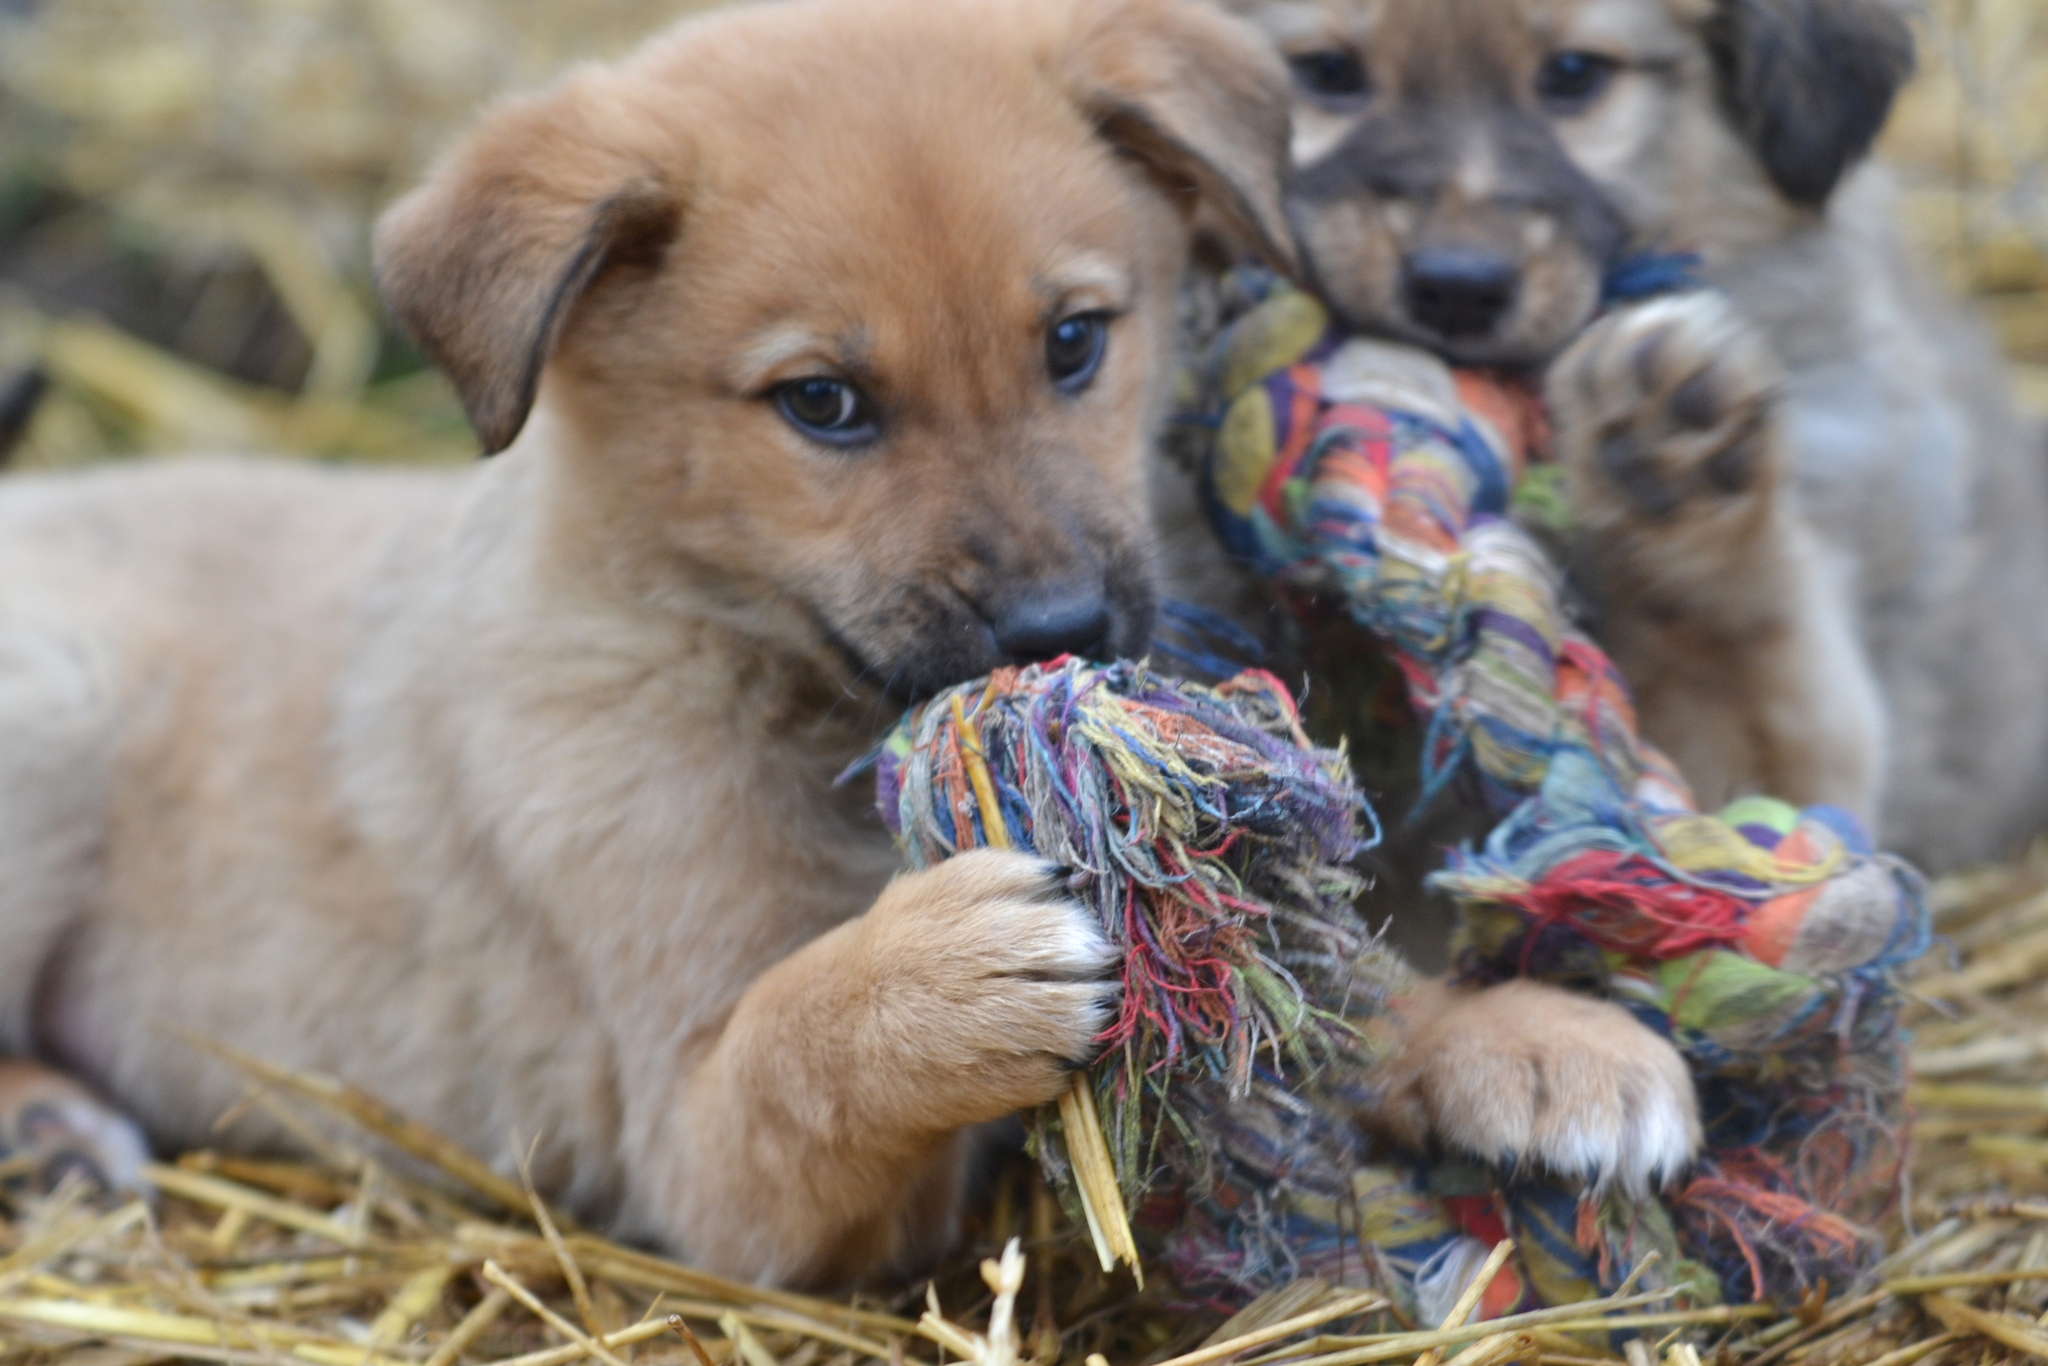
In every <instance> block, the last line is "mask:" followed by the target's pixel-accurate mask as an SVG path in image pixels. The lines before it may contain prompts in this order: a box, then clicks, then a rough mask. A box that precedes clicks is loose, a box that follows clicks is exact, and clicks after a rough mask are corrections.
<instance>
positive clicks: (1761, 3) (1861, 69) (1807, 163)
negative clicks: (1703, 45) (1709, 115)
mask: <svg viewBox="0 0 2048 1366" xmlns="http://www.w3.org/2000/svg"><path fill="white" fill-rule="evenodd" d="M1707 40H1708V46H1709V49H1710V50H1711V51H1712V52H1713V54H1714V64H1715V66H1716V67H1717V68H1718V75H1719V77H1720V83H1721V101H1722V104H1723V106H1724V107H1725V108H1726V110H1727V112H1728V116H1729V118H1730V120H1731V121H1732V122H1733V123H1734V125H1735V127H1736V128H1737V129H1738V130H1740V131H1741V133H1742V135H1743V137H1744V138H1745V139H1746V140H1747V141H1748V142H1749V144H1750V146H1751V147H1753V148H1754V149H1755V150H1756V153H1757V156H1758V158H1759V159H1760V160H1761V161H1762V162H1763V166H1764V169H1765V171H1767V172H1768V173H1769V174H1770V177H1771V179H1772V181H1773V182H1775V183H1776V184H1777V186H1778V188H1779V190H1780V191H1782V192H1783V193H1784V195H1785V197H1786V198H1787V199H1790V200H1792V201H1793V202H1795V203H1799V204H1807V205H1812V206H1815V207H1818V206H1819V205H1821V204H1824V203H1826V202H1827V198H1828V196H1829V195H1830V194H1832V193H1834V189H1835V184H1836V182H1837V181H1839V180H1840V179H1841V178H1842V175H1843V173H1844V172H1845V171H1847V170H1848V169H1849V167H1850V166H1852V165H1853V164H1855V162H1856V160H1857V159H1858V158H1860V157H1861V156H1862V155H1863V154H1864V153H1865V152H1867V151H1869V150H1870V144H1871V141H1872V140H1873V139H1874V138H1876V136H1877V134H1878V130H1879V129H1881V128H1883V127H1884V121H1885V117H1886V115H1888V114H1889V113H1890V112H1891V107H1892V97H1893V96H1894V95H1895V94H1897V93H1898V89H1899V87H1900V86H1901V85H1902V84H1904V83H1905V80H1906V78H1907V77H1908V76H1910V75H1911V74H1912V72H1913V32H1912V30H1911V29H1910V28H1908V27H1907V26H1906V21H1905V19H1904V18H1903V17H1902V16H1901V15H1900V14H1899V13H1898V12H1897V11H1896V10H1895V9H1894V8H1893V6H1892V4H1891V3H1890V0H1716V3H1715V6H1714V11H1713V13H1712V15H1711V16H1710V17H1709V19H1708V21H1707Z"/></svg>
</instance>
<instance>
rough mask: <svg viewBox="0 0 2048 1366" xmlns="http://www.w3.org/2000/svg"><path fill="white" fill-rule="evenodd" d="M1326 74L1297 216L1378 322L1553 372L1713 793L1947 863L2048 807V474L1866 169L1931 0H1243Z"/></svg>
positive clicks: (1304, 84)
mask: <svg viewBox="0 0 2048 1366" xmlns="http://www.w3.org/2000/svg"><path fill="white" fill-rule="evenodd" d="M1229 8H1232V9H1235V10H1237V11H1239V12H1241V13H1243V14H1245V15H1247V16H1249V17H1251V18H1252V19H1253V20H1254V21H1255V22H1256V23H1257V24H1258V25H1259V26H1260V27H1261V29H1263V30H1264V31H1265V32H1266V33H1267V35H1268V36H1269V38H1270V40H1271V41H1272V42H1273V43H1274V45H1275V47H1276V49H1277V50H1279V51H1280V52H1281V53H1282V54H1283V55H1284V56H1285V57H1286V58H1287V60H1288V61H1289V64H1290V66H1291V68H1292V71H1293V74H1294V79H1295V90H1296V103H1295V120H1294V133H1293V146H1292V159H1293V162H1294V166H1295V174H1294V179H1293V183H1292V186H1291V190H1290V195H1289V209H1290V213H1291V215H1292V216H1293V218H1294V220H1295V222H1296V225H1297V227H1298V228H1299V231H1300V235H1301V240H1302V243H1303V254H1304V257H1305V258H1306V259H1305V261H1304V265H1305V268H1306V270H1307V272H1308V274H1309V275H1310V276H1311V277H1312V278H1314V279H1315V280H1316V282H1317V284H1318V285H1319V287H1320V288H1321V289H1322V291H1323V292H1324V293H1325V294H1326V295H1327V296H1328V297H1330V298H1331V299H1332V300H1333V301H1334V302H1335V303H1336V305H1337V306H1338V308H1339V309H1340V310H1341V311H1342V312H1343V313H1344V315H1345V316H1346V317H1347V318H1348V319H1349V320H1350V321H1351V322H1352V323H1354V324H1355V325H1357V326H1359V327H1361V328H1364V329H1368V330H1372V331H1377V332H1382V333H1389V334H1392V335H1395V336H1398V337H1401V338H1403V339H1405V340H1410V341H1414V342H1417V343H1419V344H1421V345H1424V346H1427V347H1429V348H1431V349H1433V350H1436V351H1438V352H1439V353H1441V354H1444V355H1447V356H1450V357H1452V358H1454V359H1456V360H1459V361H1463V362H1467V363H1473V364H1505V365H1511V366H1541V365H1543V364H1546V363H1548V362H1550V361H1551V360H1552V359H1553V357H1556V356H1557V355H1558V353H1559V352H1560V351H1563V350H1564V349H1565V347H1566V346H1567V344H1568V343H1570V342H1571V341H1572V339H1573V338H1574V337H1576V336H1579V335H1580V334H1581V333H1582V332H1586V324H1587V322H1588V320H1589V319H1590V318H1591V317H1592V316H1593V312H1594V310H1595V308H1596V307H1597V305H1598V303H1599V300H1600V293H1601V289H1600V283H1601V274H1602V272H1603V270H1605V269H1606V268H1607V267H1608V266H1610V265H1611V264H1613V263H1614V262H1615V261H1616V260H1617V259H1619V258H1620V257H1622V256H1624V255H1625V254H1627V253H1628V252H1630V251H1633V250H1636V249H1638V248H1641V247H1653V248H1660V249H1665V250H1683V251H1693V252H1697V253H1699V254H1700V255H1701V256H1702V257H1703V258H1704V262H1705V268H1706V274H1707V276H1708V278H1709V279H1710V280H1711V281H1712V282H1713V283H1714V284H1715V285H1717V286H1719V292H1718V293H1712V294H1709V293H1699V294H1690V295H1684V296H1678V297H1673V298H1668V299H1665V300H1662V301H1659V302H1655V303H1652V304H1650V305H1648V306H1646V307H1638V308H1633V309H1621V310H1617V311H1615V312H1613V313H1611V314H1609V315H1608V316H1607V317H1606V318H1605V319H1603V320H1602V321H1601V322H1599V323H1597V324H1595V325H1594V326H1593V328H1592V329H1591V330H1590V332H1587V333H1586V335H1585V336H1584V337H1583V340H1582V341H1581V342H1580V344H1579V345H1577V346H1576V347H1574V348H1573V349H1571V350H1570V351H1569V352H1567V353H1566V354H1565V355H1564V356H1563V357H1562V359H1561V360H1559V361H1558V362H1557V364H1556V365H1555V366H1554V367H1553V369H1552V373H1551V377H1550V393H1551V398H1552V416H1553V418H1554V420H1555V421H1556V423H1557V435H1558V453H1559V458H1560V459H1561V460H1562V461H1563V462H1565V463H1566V465H1567V467H1568V468H1569V470H1570V473H1571V475H1572V479H1573V497H1574V502H1575V505H1576V511H1577V514H1578V518H1579V522H1580V525H1581V528H1582V530H1583V536H1582V539H1581V543H1580V546H1579V554H1580V564H1579V566H1578V568H1579V569H1580V571H1581V572H1582V579H1583V583H1584V585H1585V586H1586V587H1588V588H1589V589H1590V590H1591V593H1592V595H1593V596H1594V597H1595V598H1596V599H1597V600H1598V603H1597V605H1598V608H1599V622H1598V625H1599V630H1600V633H1601V635H1602V638H1603V640H1604V641H1605V642H1606V643H1607V645H1608V646H1609V648H1610V649H1611V650H1612V651H1613V653H1614V656H1615V659H1616V661H1617V662H1618V663H1619V664H1620V665H1621V667H1622V671H1623V672H1624V673H1625V674H1626V675H1627V676H1628V679H1629V682H1630V684H1631V686H1632V687H1633V688H1634V690H1635V693H1636V700H1637V704H1638V707H1639V709H1640V712H1641V715H1642V720H1643V725H1644V729H1645V731H1646V732H1647V733H1648V734H1649V735H1650V737H1651V738H1652V739H1654V740H1656V741H1657V742H1658V743H1659V744H1661V745H1663V746H1664V747H1665V748H1666V749H1668V750H1669V751H1670V752H1671V753H1672V755H1673V757H1674V758H1675V759H1677V760H1678V761H1679V763H1680V765H1681V767H1683V768H1684V770H1685V772H1686V774H1687V776H1688V777H1689V778H1690V779H1691V780H1692V782H1693V784H1694V785H1695V787H1696V788H1697V789H1698V791H1699V795H1700V797H1701V798H1702V800H1703V801H1705V802H1707V803H1709V804H1718V803H1720V802H1722V801H1725V800H1727V799H1728V798H1730V797H1733V796H1736V795H1738V794H1741V793H1743V792H1750V791H1758V790H1762V791H1768V792H1772V793H1775V794H1777V795H1780V796H1783V797H1787V798H1790V799H1794V800H1797V801H1802V802H1810V801H1831V802H1835V803H1837V804H1840V805H1843V806H1846V807H1849V808H1852V809H1854V810H1856V811H1857V812H1859V813H1860V814H1861V815H1863V816H1864V817H1865V818H1867V819H1871V820H1873V822H1874V824H1875V825H1876V827H1877V829H1878V832H1879V834H1880V835H1881V838H1882V842H1883V843H1884V844H1885V845H1886V846H1888V847H1890V848H1894V849H1897V850H1899V851H1901V852H1903V853H1905V854H1907V855H1909V856H1911V857H1913V858H1915V859H1918V860H1921V861H1922V862H1924V863H1926V864H1928V865H1929V866H1931V867H1935V868H1946V867H1951V866H1954V865H1956V864H1958V863H1962V862H1966V861H1969V860H1973V859H1981V858H1987V857H1994V856H1997V855H2000V854H2003V853H2006V852H2009V851H2011V850H2012V849H2013V848H2014V847H2015V846H2016V844H2017V843H2018V842H2020V841H2022V840H2024V839H2025V838H2027V837H2028V836H2029V835H2031V834H2032V833H2034V832H2035V831H2037V830H2038V829H2040V828H2041V827H2042V825H2043V824H2048V613H2044V612H2042V611H2041V608H2040V604H2041V601H2042V599H2043V595H2044V594H2048V461H2044V459H2043V454H2044V452H2043V447H2042V443H2041V438H2040V434H2039V433H2038V432H2036V431H2032V430H2029V429H2028V428H2026V427H2025V426H2024V425H2023V424H2022V423H2021V422H2020V421H2018V420H2017V418H2016V417H2015V415H2014V412H2013V410H2012V407H2011V405H2010V402H2009V400H2008V399H2007V397H2006V394H2005V392H2004V382H2003V376H2002V370H2001V367H2000V365H1999V363H1998V361H1997V358H1996V356H1995V354H1994V353H1993V350H1992V348H1991V346H1990V345H1989V343H1988V341H1987V339H1986V338H1985V337H1984V336H1983V335H1982V334H1981V331H1980V330H1979V329H1978V328H1976V327H1975V326H1974V325H1973V324H1971V323H1969V322H1968V321H1967V320H1965V319H1962V318H1960V317H1959V316H1958V314H1957V310H1956V309H1955V306H1954V305H1953V304H1952V303H1951V302H1949V301H1947V300H1945V299H1943V298H1941V297H1940V295H1939V292H1938V291H1937V290H1936V289H1934V288H1933V287H1932V286H1931V285H1930V284H1929V283H1928V282H1927V281H1926V280H1925V279H1924V278H1923V276H1922V273H1921V271H1920V269H1919V268H1918V267H1917V266H1916V265H1915V264H1914V263H1913V262H1912V261H1911V260H1910V259H1909V258H1908V256H1907V254H1906V252H1905V251H1904V250H1903V249H1902V246H1901V243H1900V241H1899V238H1898V229H1897V226H1896V217H1895V215H1894V213H1893V211H1892V206H1891V204H1890V195H1889V187H1888V185H1887V183H1886V180H1885V177H1884V174H1883V172H1882V171H1881V170H1880V169H1878V168H1876V167H1873V166H1870V165H1867V164H1864V162H1863V157H1864V154H1865V152H1866V151H1867V149H1868V148H1869V146H1870V142H1871V139H1872V138H1873V137H1874V136H1875V135H1876V133H1877V132H1878V130H1879V128H1880V127H1881V126H1882V124H1883V122H1884V118H1885V115H1886V112H1887V111H1888V109H1889V108H1890V105H1891V100H1892V96H1893V93H1894V91H1895V90H1896V89H1897V87H1898V85H1899V83H1900V82H1901V81H1902V80H1903V79H1904V78H1905V76H1906V75H1907V73H1908V71H1909V70H1910V68H1911V62H1912V40H1911V35H1910V33H1909V32H1908V30H1907V28H1906V26H1905V23H1904V21H1903V19H1902V18H1901V17H1900V10H1901V8H1902V6H1900V5H1899V4H1897V3H1896V2H1895V0H1230V4H1229Z"/></svg>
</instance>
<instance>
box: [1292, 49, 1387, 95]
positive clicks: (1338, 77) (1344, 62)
mask: <svg viewBox="0 0 2048 1366" xmlns="http://www.w3.org/2000/svg"><path fill="white" fill-rule="evenodd" d="M1287 64H1288V65H1289V66H1291V67H1293V68H1294V79H1295V80H1297V81H1299V82H1301V84H1302V85H1303V86H1304V87H1305V88H1306V89H1308V90H1309V91H1311V92H1313V93H1314V94H1317V95H1324V96H1329V97H1331V98H1333V99H1350V100H1356V99H1358V98H1360V97H1362V96H1364V95H1366V94H1369V93H1370V92H1371V88H1372V82H1371V80H1370V79H1369V78H1368V77H1367V76H1366V74H1365V63H1364V62H1361V61H1360V60H1358V54H1357V53H1355V52H1346V51H1345V50H1343V49H1342V48H1330V49H1328V50H1327V51H1321V52H1304V53H1301V54H1299V55H1298V56H1294V57H1290V58H1288V59H1287Z"/></svg>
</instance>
